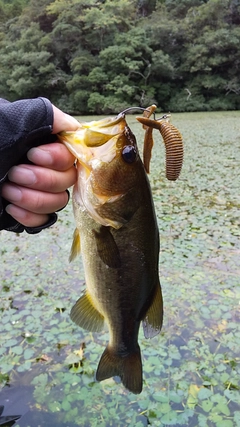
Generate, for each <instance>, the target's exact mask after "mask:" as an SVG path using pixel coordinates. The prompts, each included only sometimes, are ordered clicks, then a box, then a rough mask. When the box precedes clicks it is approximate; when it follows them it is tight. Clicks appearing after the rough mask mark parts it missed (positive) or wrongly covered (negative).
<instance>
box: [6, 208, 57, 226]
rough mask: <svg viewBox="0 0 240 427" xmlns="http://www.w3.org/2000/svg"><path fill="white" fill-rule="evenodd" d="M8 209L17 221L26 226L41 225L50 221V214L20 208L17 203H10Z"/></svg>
mask: <svg viewBox="0 0 240 427" xmlns="http://www.w3.org/2000/svg"><path fill="white" fill-rule="evenodd" d="M6 211H7V213H8V214H9V215H11V216H12V217H13V218H14V219H15V220H16V221H18V222H20V224H23V225H24V226H25V227H40V226H41V225H44V224H46V223H47V221H48V215H46V214H42V215H41V214H40V215H39V214H36V213H32V212H29V211H26V210H25V209H22V208H19V207H18V206H16V205H8V206H7V207H6Z"/></svg>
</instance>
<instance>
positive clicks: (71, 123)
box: [52, 105, 81, 133]
mask: <svg viewBox="0 0 240 427" xmlns="http://www.w3.org/2000/svg"><path fill="white" fill-rule="evenodd" d="M80 126H81V125H80V123H79V122H78V121H77V120H76V119H75V118H74V117H72V116H69V114H65V113H64V112H63V111H61V110H59V108H57V107H55V105H53V131H52V133H59V132H61V131H63V130H68V131H69V130H70V131H71V130H72V131H74V130H77V129H78V128H79V127H80Z"/></svg>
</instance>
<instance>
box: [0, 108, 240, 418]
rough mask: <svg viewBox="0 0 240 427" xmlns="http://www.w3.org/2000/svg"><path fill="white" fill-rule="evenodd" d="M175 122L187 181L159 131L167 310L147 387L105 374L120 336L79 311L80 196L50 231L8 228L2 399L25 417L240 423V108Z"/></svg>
mask: <svg viewBox="0 0 240 427" xmlns="http://www.w3.org/2000/svg"><path fill="white" fill-rule="evenodd" d="M81 119H82V118H80V120H81ZM89 119H90V118H84V120H89ZM127 121H128V123H129V125H130V127H131V129H132V130H133V132H134V133H135V135H136V136H137V138H138V139H139V140H143V131H142V130H141V126H140V124H138V123H136V121H135V118H134V117H133V116H128V117H127ZM172 123H173V124H174V125H175V126H177V127H178V129H179V130H180V131H181V133H182V135H183V138H184V144H185V155H184V166H183V170H182V174H181V176H180V179H179V180H178V181H176V182H169V181H167V180H166V178H165V173H164V168H165V166H164V158H165V152H164V146H163V143H162V141H161V137H160V134H158V132H157V131H154V140H155V145H154V151H153V159H152V162H151V173H150V181H151V186H152V192H153V197H154V202H155V207H156V213H157V218H158V224H159V230H160V239H161V253H160V265H159V268H160V278H161V284H162V290H163V298H164V307H165V316H164V324H163V328H162V331H161V334H160V335H159V336H157V337H155V338H153V339H151V340H146V339H145V338H144V336H143V333H142V331H141V332H140V336H139V344H140V346H141V350H142V359H143V374H144V384H143V391H142V393H141V394H140V395H138V396H136V395H133V394H131V393H129V392H128V391H126V390H125V389H124V388H123V386H122V384H121V383H119V382H118V381H117V379H109V380H106V381H103V382H101V383H97V382H96V381H95V378H94V374H95V370H96V367H97V364H98V360H99V358H100V355H101V354H102V351H103V349H104V347H105V344H106V341H107V339H108V334H107V332H103V333H101V334H91V333H89V332H86V331H84V330H82V329H80V328H79V327H77V326H76V325H75V324H73V323H72V322H71V320H70V318H69V312H70V309H71V307H72V305H73V304H74V302H75V301H76V299H77V298H78V297H79V296H80V293H81V291H82V289H83V288H84V272H83V268H82V264H81V259H77V260H76V261H74V262H73V263H72V264H69V263H68V255H69V251H70V246H71V240H72V233H73V231H74V219H73V215H72V211H71V205H69V206H68V207H67V208H66V209H65V210H64V211H62V212H60V213H59V221H58V222H57V224H55V225H54V226H53V227H52V228H51V229H49V230H45V231H43V232H41V233H40V234H39V235H36V236H30V235H27V234H22V235H16V234H13V233H7V232H1V236H0V239H1V245H0V253H1V260H0V263H1V264H0V265H1V288H0V297H1V305H0V310H1V326H0V327H1V334H0V389H1V392H0V405H2V406H4V411H3V413H2V416H4V415H20V418H19V419H18V421H16V423H15V424H14V426H15V427H43V426H49V427H50V426H51V427H52V426H54V427H67V426H68V427H74V426H100V427H108V426H117V427H120V426H124V427H125V426H134V427H141V426H147V425H151V426H161V425H163V426H180V425H182V426H191V427H206V426H209V427H235V426H240V354H239V347H240V243H239V237H240V220H239V208H240V173H239V170H240V112H239V111H236V112H217V113H188V114H174V115H173V117H172ZM2 421H3V419H2ZM2 421H1V417H0V425H3V424H1V422H2ZM4 425H6V426H7V425H13V424H11V423H9V424H4Z"/></svg>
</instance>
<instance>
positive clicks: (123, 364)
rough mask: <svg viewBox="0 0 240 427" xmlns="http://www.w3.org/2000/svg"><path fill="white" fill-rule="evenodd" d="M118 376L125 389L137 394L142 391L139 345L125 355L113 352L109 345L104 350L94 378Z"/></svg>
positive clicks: (101, 378) (100, 379)
mask: <svg viewBox="0 0 240 427" xmlns="http://www.w3.org/2000/svg"><path fill="white" fill-rule="evenodd" d="M114 376H119V377H120V378H121V381H122V383H123V385H124V387H126V389H127V390H129V391H131V392H132V393H135V394H139V393H141V391H142V360H141V352H140V347H139V346H137V348H136V350H135V351H133V352H131V353H129V354H128V355H126V356H123V355H119V354H117V353H116V352H114V351H113V350H112V349H111V347H110V346H107V347H106V349H105V350H104V352H103V354H102V357H101V359H100V362H99V364H98V368H97V373H96V379H97V381H103V380H106V379H107V378H111V377H114Z"/></svg>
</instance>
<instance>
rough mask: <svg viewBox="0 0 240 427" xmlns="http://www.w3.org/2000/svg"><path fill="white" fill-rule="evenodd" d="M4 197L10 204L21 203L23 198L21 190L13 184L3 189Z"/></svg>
mask: <svg viewBox="0 0 240 427" xmlns="http://www.w3.org/2000/svg"><path fill="white" fill-rule="evenodd" d="M2 195H3V197H4V198H5V199H7V200H9V201H10V202H19V201H20V200H21V198H22V192H21V190H19V188H17V187H15V186H13V185H11V184H5V185H4V187H3V189H2Z"/></svg>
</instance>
